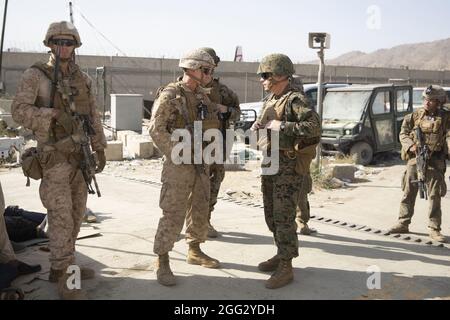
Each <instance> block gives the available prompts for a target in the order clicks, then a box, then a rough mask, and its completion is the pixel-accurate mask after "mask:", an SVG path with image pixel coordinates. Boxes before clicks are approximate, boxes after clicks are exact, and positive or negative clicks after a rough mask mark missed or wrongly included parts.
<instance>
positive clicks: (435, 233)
mask: <svg viewBox="0 0 450 320" xmlns="http://www.w3.org/2000/svg"><path fill="white" fill-rule="evenodd" d="M423 97H424V98H425V100H424V107H423V108H421V109H418V110H416V111H414V113H412V114H411V115H408V116H407V117H405V119H404V121H403V125H402V130H401V132H400V141H401V143H402V159H403V160H406V161H407V162H408V163H407V167H406V171H405V173H404V175H403V178H402V189H403V191H404V195H403V198H402V201H401V204H400V214H399V221H398V222H399V223H398V224H397V225H396V226H394V227H393V228H391V229H390V230H389V232H390V233H409V225H410V224H411V220H412V217H413V215H414V206H415V202H416V198H417V193H418V190H419V186H418V184H417V183H416V181H417V161H416V152H417V143H418V140H417V137H416V134H415V129H416V128H418V127H420V129H421V131H422V132H423V135H424V140H425V144H426V145H427V146H428V148H429V150H430V152H431V156H430V159H429V160H428V168H427V170H426V173H425V184H426V187H427V191H428V198H429V211H428V216H429V219H430V222H429V225H428V227H429V229H430V238H432V239H433V240H436V241H438V242H446V239H445V237H444V236H443V235H442V234H441V232H440V231H441V223H442V210H441V198H442V197H444V196H445V195H446V193H447V185H446V183H445V171H446V159H449V157H450V153H449V150H450V113H449V112H448V111H446V110H444V109H443V105H444V104H445V102H446V100H447V96H446V93H445V91H444V90H443V89H442V88H441V87H439V86H435V85H433V86H430V87H428V88H427V89H426V90H425V91H424V93H423Z"/></svg>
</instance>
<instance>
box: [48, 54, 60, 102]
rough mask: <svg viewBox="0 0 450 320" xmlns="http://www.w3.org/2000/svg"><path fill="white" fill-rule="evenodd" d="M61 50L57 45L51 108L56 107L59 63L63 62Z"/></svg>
mask: <svg viewBox="0 0 450 320" xmlns="http://www.w3.org/2000/svg"><path fill="white" fill-rule="evenodd" d="M60 50H61V49H60V47H59V46H56V52H55V70H54V71H53V79H52V91H51V94H50V105H49V106H48V107H49V108H50V109H53V108H54V107H55V96H56V89H57V88H58V76H59V65H60V63H61V55H60Z"/></svg>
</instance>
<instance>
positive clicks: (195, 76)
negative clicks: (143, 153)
mask: <svg viewBox="0 0 450 320" xmlns="http://www.w3.org/2000/svg"><path fill="white" fill-rule="evenodd" d="M179 66H180V67H181V68H182V69H183V77H182V78H181V79H180V80H179V81H177V82H175V83H170V84H168V85H167V86H165V87H164V88H163V89H161V90H159V93H158V95H157V99H156V101H155V105H154V108H153V111H152V119H151V122H150V135H151V137H152V138H153V141H154V142H155V144H156V146H157V147H158V148H159V149H160V150H161V152H162V153H163V154H164V158H165V161H164V166H163V172H162V181H163V187H162V190H161V197H160V207H161V209H162V211H163V214H162V217H161V219H160V221H159V225H158V230H157V232H156V236H155V244H154V249H153V250H154V252H155V254H157V255H158V260H157V266H156V275H157V280H158V282H159V283H160V284H162V285H164V286H173V285H175V284H176V280H175V277H174V275H173V273H172V271H171V269H170V264H169V252H170V251H171V250H172V249H173V246H174V243H175V242H176V241H177V239H178V236H179V235H180V232H181V230H182V228H183V224H184V221H185V219H186V212H187V211H188V210H189V211H190V218H189V219H188V221H187V223H186V241H187V243H188V244H189V251H188V258H187V262H188V263H189V264H195V265H201V266H203V267H206V268H219V267H220V263H219V261H218V260H216V259H213V258H211V257H209V256H207V255H206V254H205V253H203V252H202V251H201V249H200V244H201V243H203V242H205V240H206V239H207V234H208V213H209V190H210V186H209V167H208V166H207V165H206V164H203V163H202V164H192V161H191V159H194V157H195V156H198V155H195V154H194V148H193V146H192V148H191V149H190V150H188V151H186V150H183V158H184V159H186V158H187V159H188V161H184V162H180V161H179V159H178V158H177V157H178V156H179V152H178V151H176V146H177V144H176V143H174V142H173V141H172V139H171V138H172V133H174V132H175V131H177V132H179V130H183V129H187V130H189V132H192V128H193V127H194V123H195V125H198V124H199V123H201V124H202V125H203V129H205V130H206V129H210V128H216V129H218V128H219V122H218V120H217V109H216V105H215V104H213V103H211V101H210V99H209V97H208V93H209V90H207V89H205V88H203V87H202V84H203V83H204V79H205V77H206V76H207V75H208V74H210V73H211V71H212V69H213V68H214V66H215V63H214V60H213V58H212V57H211V56H210V55H209V54H208V53H207V52H205V51H203V50H200V49H196V50H193V51H191V52H189V53H187V54H185V55H184V56H183V57H182V58H181V59H180V64H179ZM184 152H186V153H187V154H184Z"/></svg>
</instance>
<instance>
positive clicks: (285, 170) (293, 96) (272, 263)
mask: <svg viewBox="0 0 450 320" xmlns="http://www.w3.org/2000/svg"><path fill="white" fill-rule="evenodd" d="M294 72H295V70H294V66H293V64H292V61H291V60H290V59H289V57H287V56H285V55H282V54H272V55H269V56H267V57H265V58H264V59H263V60H262V62H261V64H260V66H259V70H258V74H259V75H261V81H262V84H263V86H264V88H265V90H266V91H269V92H271V95H270V96H268V97H267V98H266V101H265V103H264V107H263V111H262V112H261V115H260V116H259V118H258V120H257V121H256V122H255V124H254V125H253V127H252V129H253V130H258V129H263V128H265V129H268V130H272V131H277V132H279V148H280V149H279V150H276V151H275V152H277V153H278V155H279V170H278V173H277V174H274V175H263V176H262V192H263V198H264V215H265V219H266V223H267V226H268V227H269V230H270V231H271V232H272V233H273V236H274V240H275V244H276V246H277V254H276V255H275V256H274V257H273V258H271V259H269V260H268V261H265V262H263V263H261V264H260V265H259V269H260V270H261V271H264V272H273V271H274V273H273V274H272V276H271V277H270V279H269V280H268V281H267V282H266V287H267V288H269V289H276V288H280V287H283V286H285V285H287V284H289V283H290V282H292V281H293V277H294V276H293V270H292V259H293V258H296V257H298V237H297V233H296V230H297V225H296V222H295V218H296V208H297V205H298V203H299V200H300V197H301V195H302V194H305V193H307V192H308V190H309V189H310V187H311V186H310V184H309V183H308V181H309V179H308V177H309V176H310V171H309V167H310V164H311V161H312V159H314V157H315V154H316V147H317V145H318V143H319V142H320V136H321V125H320V120H319V115H318V114H317V113H316V112H315V111H314V110H312V109H311V108H310V107H309V105H308V102H307V99H306V98H305V96H304V95H303V94H302V93H301V91H300V90H298V88H295V87H294V86H292V84H291V81H292V79H291V78H292V75H293V74H294ZM272 156H273V155H272Z"/></svg>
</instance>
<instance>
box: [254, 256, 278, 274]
mask: <svg viewBox="0 0 450 320" xmlns="http://www.w3.org/2000/svg"><path fill="white" fill-rule="evenodd" d="M280 261H281V258H280V256H279V255H276V256H274V257H272V258H270V259H269V260H267V261H264V262H261V263H260V264H259V265H258V269H259V271H262V272H274V271H275V270H277V268H278V265H279V264H280Z"/></svg>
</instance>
